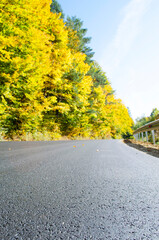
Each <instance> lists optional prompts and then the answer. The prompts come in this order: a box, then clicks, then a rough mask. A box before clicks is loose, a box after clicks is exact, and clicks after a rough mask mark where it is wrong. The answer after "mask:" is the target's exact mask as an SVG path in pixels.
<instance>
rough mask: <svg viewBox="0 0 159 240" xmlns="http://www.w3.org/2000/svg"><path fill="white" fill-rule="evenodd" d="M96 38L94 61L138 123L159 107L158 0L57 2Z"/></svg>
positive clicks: (77, 0)
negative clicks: (138, 120) (139, 119)
mask: <svg viewBox="0 0 159 240" xmlns="http://www.w3.org/2000/svg"><path fill="white" fill-rule="evenodd" d="M58 2H59V3H60V5H61V7H62V9H63V11H64V13H65V15H66V16H67V15H69V16H76V17H78V18H80V19H81V20H82V21H83V26H84V27H85V28H87V29H88V33H87V36H88V37H92V40H91V43H90V47H92V48H93V51H94V52H95V55H94V59H95V60H96V61H97V62H98V63H99V64H100V65H101V66H102V68H103V70H104V72H106V75H107V77H108V79H109V81H110V82H111V85H112V87H113V88H114V90H115V91H116V96H117V97H118V98H121V99H122V101H123V103H124V104H125V105H126V106H127V107H129V109H130V112H131V115H132V117H133V119H134V120H135V119H136V118H137V117H140V116H143V115H145V116H149V115H150V113H151V111H152V109H153V108H155V107H156V108H158V109H159V0H98V1H97V0H94V1H91V0H58Z"/></svg>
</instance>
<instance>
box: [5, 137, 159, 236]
mask: <svg viewBox="0 0 159 240" xmlns="http://www.w3.org/2000/svg"><path fill="white" fill-rule="evenodd" d="M0 184H1V186H0V195H1V198H0V211H1V215H0V239H1V240H3V239H4V240H8V239H11V240H14V239H19V240H20V239H21V240H22V239H24V240H29V239H30V240H34V239H38V240H40V239H41V240H45V239H51V240H56V239H64V240H67V239H78V240H80V239H82V240H84V239H85V240H89V239H94V240H96V239H100V240H102V239H103V240H105V239H109V240H159V158H155V157H152V156H149V155H147V154H146V153H143V152H140V151H138V150H136V149H133V148H131V147H129V146H127V145H125V144H124V143H123V142H122V141H120V140H92V141H57V142H0Z"/></svg>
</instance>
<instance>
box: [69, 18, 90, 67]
mask: <svg viewBox="0 0 159 240" xmlns="http://www.w3.org/2000/svg"><path fill="white" fill-rule="evenodd" d="M66 26H67V27H68V28H70V29H72V30H73V31H74V33H75V35H76V36H77V39H78V40H79V41H78V44H76V45H74V44H71V43H70V47H71V48H75V49H76V50H77V51H79V52H82V53H84V54H85V55H86V62H87V63H90V62H91V59H92V57H93V55H94V53H93V52H92V49H91V48H90V47H89V46H88V44H89V43H90V41H91V38H90V37H85V35H86V34H87V29H86V28H82V26H83V22H82V21H81V20H80V19H79V18H76V17H67V21H66Z"/></svg>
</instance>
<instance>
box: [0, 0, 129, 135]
mask: <svg viewBox="0 0 159 240" xmlns="http://www.w3.org/2000/svg"><path fill="white" fill-rule="evenodd" d="M90 41H91V38H90V37H87V29H85V28H84V27H83V22H82V20H80V19H79V18H77V17H67V19H65V17H64V13H63V12H62V9H61V6H60V5H59V4H58V2H57V1H55V0H53V2H51V1H49V0H40V1H39V0H34V1H32V0H1V2H0V128H1V129H0V131H1V137H3V138H4V139H12V140H16V139H18V140H54V139H62V138H68V139H82V138H86V139H87V138H88V139H98V138H99V139H104V138H120V137H122V136H123V135H125V134H131V133H132V125H133V121H132V119H131V117H130V115H129V111H128V109H127V108H126V106H125V105H124V104H123V103H122V101H121V100H120V99H117V98H116V96H115V92H114V90H113V89H112V87H111V84H110V82H109V80H108V78H107V76H106V73H105V72H103V70H102V69H101V67H100V65H99V64H98V63H97V62H96V61H95V60H94V58H93V50H92V49H91V48H90V47H89V43H90Z"/></svg>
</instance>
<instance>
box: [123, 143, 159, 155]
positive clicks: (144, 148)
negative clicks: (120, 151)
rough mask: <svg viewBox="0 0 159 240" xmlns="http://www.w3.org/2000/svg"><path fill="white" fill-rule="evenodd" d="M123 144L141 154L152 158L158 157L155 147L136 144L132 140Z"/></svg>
mask: <svg viewBox="0 0 159 240" xmlns="http://www.w3.org/2000/svg"><path fill="white" fill-rule="evenodd" d="M124 143H126V144H127V145H128V146H130V147H133V148H136V149H138V150H140V151H142V152H145V153H147V154H149V155H151V156H154V157H158V158H159V149H158V147H155V146H153V145H151V144H147V143H141V142H137V141H134V140H127V139H126V140H124Z"/></svg>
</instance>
